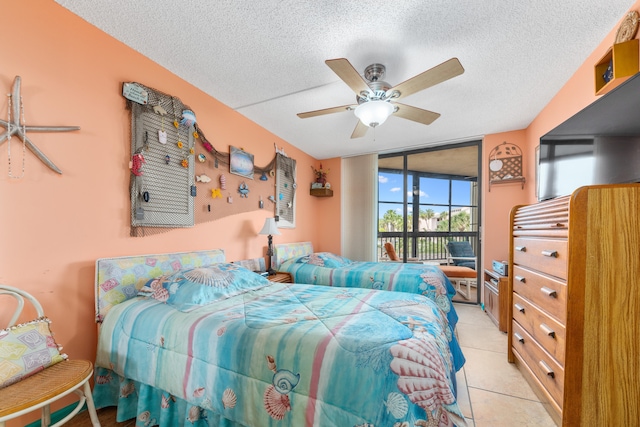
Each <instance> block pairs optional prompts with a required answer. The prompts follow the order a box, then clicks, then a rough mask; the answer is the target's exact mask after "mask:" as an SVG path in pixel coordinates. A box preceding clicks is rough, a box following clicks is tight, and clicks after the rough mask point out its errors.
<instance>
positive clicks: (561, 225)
mask: <svg viewBox="0 0 640 427" xmlns="http://www.w3.org/2000/svg"><path fill="white" fill-rule="evenodd" d="M551 227H552V228H553V227H564V224H563V223H561V222H557V223H555V224H552V225H551Z"/></svg>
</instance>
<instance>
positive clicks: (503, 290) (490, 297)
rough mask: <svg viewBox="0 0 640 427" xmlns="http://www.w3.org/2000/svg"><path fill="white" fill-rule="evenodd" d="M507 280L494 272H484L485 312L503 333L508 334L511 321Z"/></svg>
mask: <svg viewBox="0 0 640 427" xmlns="http://www.w3.org/2000/svg"><path fill="white" fill-rule="evenodd" d="M507 279H508V278H507V276H503V275H501V274H498V273H496V272H495V271H493V270H485V271H484V281H483V282H484V284H483V286H484V292H483V295H484V300H483V302H484V311H485V312H486V313H487V315H488V316H489V318H490V319H491V320H493V323H495V324H496V326H497V327H498V329H499V330H500V331H502V332H507V324H508V321H509V316H508V313H507V311H508V308H509V301H508V283H507Z"/></svg>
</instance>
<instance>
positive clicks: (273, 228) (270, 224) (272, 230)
mask: <svg viewBox="0 0 640 427" xmlns="http://www.w3.org/2000/svg"><path fill="white" fill-rule="evenodd" d="M258 234H264V235H273V236H277V235H279V234H280V232H279V231H278V225H277V224H276V219H275V218H266V219H265V220H264V226H262V230H260V232H259V233H258Z"/></svg>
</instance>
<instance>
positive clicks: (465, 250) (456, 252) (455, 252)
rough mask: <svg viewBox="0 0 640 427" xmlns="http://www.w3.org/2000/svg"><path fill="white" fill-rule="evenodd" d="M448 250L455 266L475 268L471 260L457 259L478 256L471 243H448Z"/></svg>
mask: <svg viewBox="0 0 640 427" xmlns="http://www.w3.org/2000/svg"><path fill="white" fill-rule="evenodd" d="M447 249H448V250H449V254H451V256H452V257H453V265H461V266H464V267H469V268H474V267H475V262H473V261H471V260H461V259H455V258H456V257H464V258H474V257H475V256H476V254H474V253H473V248H472V247H471V243H469V242H466V241H463V242H448V243H447Z"/></svg>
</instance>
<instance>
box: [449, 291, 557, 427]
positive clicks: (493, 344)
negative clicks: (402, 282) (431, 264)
mask: <svg viewBox="0 0 640 427" xmlns="http://www.w3.org/2000/svg"><path fill="white" fill-rule="evenodd" d="M454 305H455V308H456V311H457V312H458V317H459V320H458V325H457V327H456V333H457V335H458V340H459V342H460V346H461V347H462V351H463V353H464V355H465V357H466V359H467V362H466V363H465V366H464V367H463V368H462V369H461V370H460V371H459V372H458V376H457V380H458V403H459V405H460V408H461V410H462V413H463V414H464V415H465V417H466V418H467V424H468V425H469V427H519V426H523V427H525V426H530V427H555V426H556V425H555V423H554V422H553V420H552V419H551V417H550V416H549V415H548V414H547V412H546V410H545V409H544V407H543V406H542V403H540V400H539V399H538V398H537V396H536V395H535V394H534V393H533V391H532V390H531V387H529V385H528V384H527V382H526V380H525V379H524V378H523V377H522V375H521V374H520V371H518V369H517V368H516V367H515V365H513V364H511V363H509V362H507V335H506V334H505V333H503V332H500V331H498V328H497V327H496V326H495V324H494V323H493V322H492V321H491V319H489V317H488V316H487V314H486V313H485V312H484V311H483V310H482V309H481V308H480V306H478V305H471V304H460V303H455V304H454Z"/></svg>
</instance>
